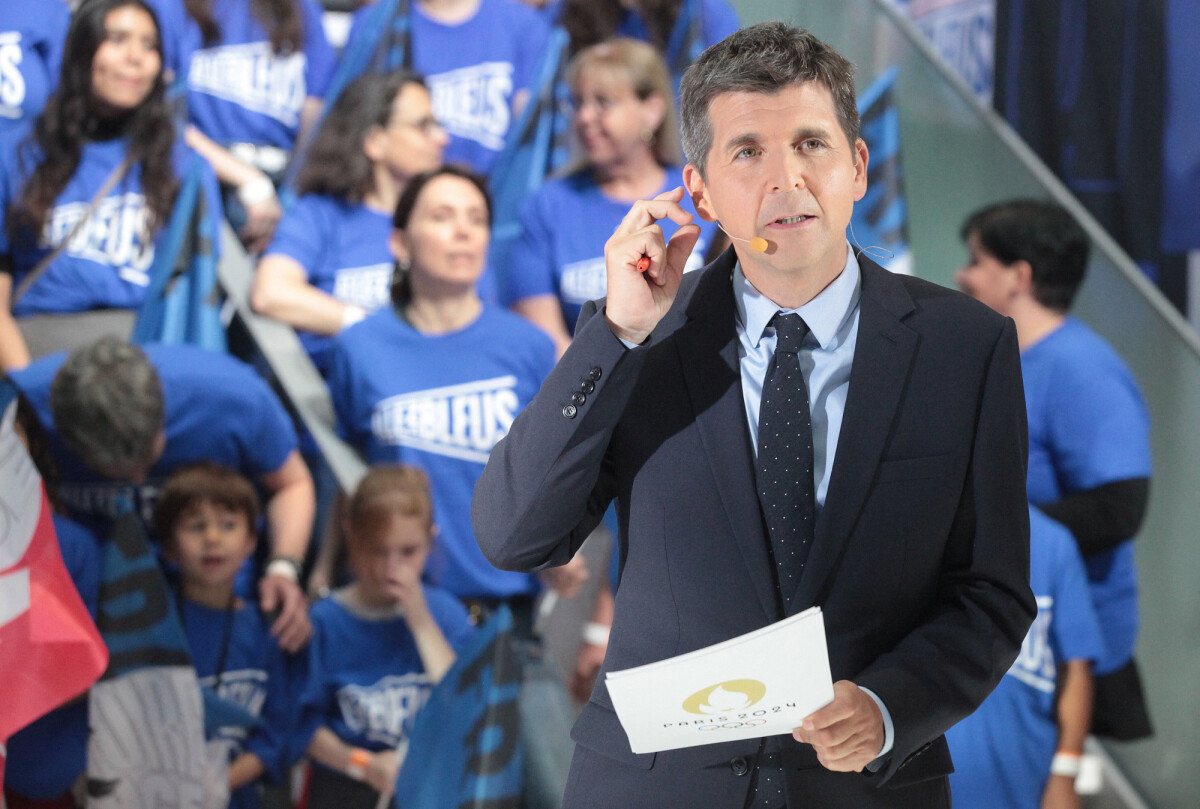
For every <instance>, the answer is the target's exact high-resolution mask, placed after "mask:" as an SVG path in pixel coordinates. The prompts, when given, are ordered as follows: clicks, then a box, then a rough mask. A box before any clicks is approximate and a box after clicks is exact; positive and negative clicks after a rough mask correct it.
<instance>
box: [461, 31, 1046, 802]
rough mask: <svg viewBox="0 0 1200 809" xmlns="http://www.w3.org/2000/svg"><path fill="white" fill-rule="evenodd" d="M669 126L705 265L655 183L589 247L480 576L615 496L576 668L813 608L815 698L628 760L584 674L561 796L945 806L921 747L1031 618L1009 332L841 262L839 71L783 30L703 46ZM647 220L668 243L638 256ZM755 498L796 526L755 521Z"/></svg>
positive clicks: (851, 168) (855, 259) (938, 776)
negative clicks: (715, 241)
mask: <svg viewBox="0 0 1200 809" xmlns="http://www.w3.org/2000/svg"><path fill="white" fill-rule="evenodd" d="M682 122H683V135H684V148H685V150H686V152H687V154H688V157H689V161H690V162H689V164H688V166H687V168H686V169H685V172H684V179H685V181H686V182H687V185H688V191H689V192H690V193H691V195H692V200H693V201H694V203H695V205H696V210H697V211H698V212H699V213H700V214H701V216H703V217H704V218H706V219H720V220H721V221H722V222H723V226H724V227H725V228H726V229H727V232H728V233H729V234H730V235H731V237H732V238H733V239H734V241H735V244H734V247H733V249H732V250H729V251H726V253H725V254H724V255H722V256H721V257H720V258H719V259H718V260H717V261H715V262H714V263H713V264H711V265H710V266H708V267H706V268H705V269H704V270H702V271H699V272H696V273H689V274H688V275H687V276H686V277H684V276H683V275H682V267H683V265H684V262H685V261H686V258H687V255H688V254H689V253H690V251H691V247H692V243H693V242H694V241H695V238H696V235H697V232H698V228H697V227H696V226H695V225H692V224H690V216H689V215H688V214H687V213H685V212H684V211H683V209H682V208H681V207H680V206H679V205H678V203H679V201H680V200H681V199H682V195H683V190H682V189H676V190H675V191H674V192H668V193H666V194H663V195H660V196H659V197H658V198H656V199H654V200H649V201H644V202H639V203H636V204H635V205H634V207H633V209H632V210H631V211H630V213H629V215H628V216H627V217H626V218H625V220H624V222H623V223H622V224H621V226H620V227H619V228H618V229H617V231H616V232H615V233H614V234H613V236H612V238H611V239H610V240H609V242H608V244H607V246H606V250H605V256H606V264H607V271H608V297H607V299H606V301H602V302H598V303H597V304H594V305H590V306H589V308H587V309H585V310H584V316H583V317H581V319H580V324H581V325H580V326H579V328H578V329H577V331H576V335H575V340H574V342H573V343H572V345H571V348H570V349H569V350H568V351H567V353H566V354H565V355H564V356H563V358H562V360H561V361H560V362H559V364H558V367H557V368H556V369H555V370H554V372H553V373H552V374H551V375H550V377H549V378H548V379H547V380H546V382H545V384H544V386H543V387H542V390H541V392H540V393H539V394H538V396H537V397H536V398H535V399H534V401H533V402H532V403H531V404H530V406H529V407H528V408H527V409H526V410H525V411H524V412H523V413H522V414H521V415H520V416H519V417H518V418H517V420H516V422H515V423H514V425H513V427H512V430H511V432H510V433H509V435H508V437H507V438H506V439H505V440H504V441H502V442H501V443H500V444H499V445H498V446H497V447H496V449H495V450H494V451H493V453H492V457H491V460H490V462H489V464H488V467H487V469H486V471H485V472H484V475H483V477H482V478H481V480H480V481H479V484H478V485H477V487H476V492H475V500H474V504H473V517H474V525H475V532H476V537H477V539H478V541H479V543H480V546H481V547H482V548H483V551H484V553H485V554H486V555H487V556H488V558H489V559H491V560H492V562H493V563H494V564H496V565H498V566H500V567H504V568H511V569H521V570H533V569H539V568H542V567H547V566H551V565H555V564H562V563H563V562H565V561H566V560H567V559H569V558H570V557H571V555H572V554H573V553H574V552H575V550H576V549H577V548H578V547H579V544H580V543H581V542H582V541H583V539H584V538H585V537H586V536H587V534H588V532H589V531H590V530H591V529H592V528H593V527H594V526H595V525H596V524H597V522H598V521H599V520H600V518H601V516H602V514H603V513H604V510H605V508H606V507H607V505H608V503H609V502H610V501H612V500H614V499H615V501H616V505H617V515H618V520H619V525H620V535H619V547H620V558H621V562H622V566H621V578H620V584H619V587H618V590H617V593H616V609H615V617H614V621H613V626H612V634H611V637H610V640H609V646H608V655H607V659H606V661H605V666H604V668H605V670H606V671H612V670H620V669H624V668H628V667H631V666H637V665H641V664H644V663H649V662H652V661H655V660H660V659H663V658H666V657H670V656H672V655H677V654H682V653H684V652H688V651H691V650H693V649H698V648H702V647H705V646H708V645H710V644H713V643H717V642H719V641H723V640H727V639H729V638H732V637H735V636H737V635H740V634H743V633H745V632H749V631H751V630H754V629H758V628H760V627H762V626H764V625H767V624H769V623H771V622H774V621H777V620H779V619H780V618H782V617H784V616H785V615H792V614H795V613H797V612H799V611H801V610H804V609H806V608H808V607H809V606H812V605H814V604H816V605H820V606H821V607H822V609H823V612H824V616H825V624H826V634H827V638H828V644H829V657H830V665H831V669H832V672H833V675H834V680H835V681H836V682H835V684H834V695H835V698H834V701H833V702H832V703H831V704H830V705H828V706H826V707H825V708H822V709H821V710H819V711H817V712H816V713H814V714H812V715H811V716H809V717H807V718H806V719H805V720H804V722H803V723H802V726H801V727H799V728H796V730H795V732H794V733H793V736H790V737H789V736H776V737H771V738H767V739H762V740H745V741H732V742H724V743H718V744H711V745H705V746H700V747H693V748H687V749H682V750H672V751H667V752H662V753H658V754H641V755H639V754H634V753H633V752H632V751H631V749H630V746H629V741H628V738H627V736H626V734H625V731H624V730H623V729H622V727H621V725H620V722H619V721H618V720H617V717H616V715H615V713H614V712H613V709H612V703H611V701H610V699H609V696H608V693H607V690H606V689H605V686H604V682H603V677H602V678H601V679H600V682H598V683H597V686H596V688H595V691H594V692H593V694H592V698H591V700H590V701H589V702H588V704H587V705H586V706H585V707H584V709H583V712H582V714H581V715H580V717H579V720H578V722H577V723H576V725H575V729H574V732H573V737H574V739H575V741H576V742H577V745H578V746H577V748H576V753H575V760H574V762H573V764H572V772H571V776H570V780H569V782H568V786H567V794H566V797H565V801H564V806H567V807H572V809H573V808H574V807H656V808H657V807H664V806H679V807H728V809H734V808H735V807H758V808H761V809H779V807H782V806H788V807H792V809H795V807H820V808H821V809H828V808H829V807H855V809H859V808H861V807H913V808H914V809H917V807H919V808H920V809H929V807H938V806H949V801H950V799H949V788H948V786H947V781H946V775H947V773H949V772H950V769H951V762H950V758H949V754H948V752H947V749H946V745H945V741H944V739H943V738H942V733H943V732H944V731H945V730H946V729H947V728H948V727H950V726H951V725H952V724H954V723H955V722H956V721H958V720H959V719H961V718H962V717H964V716H966V715H967V714H969V713H970V712H971V711H973V710H974V709H975V707H976V706H977V705H978V704H979V703H980V702H982V701H983V699H984V697H985V696H987V694H988V693H989V692H990V691H991V689H992V688H993V687H994V686H995V685H996V683H997V682H998V681H999V679H1000V678H1001V676H1002V675H1003V674H1004V672H1005V671H1006V670H1007V668H1008V666H1009V665H1010V664H1011V663H1012V661H1013V659H1014V658H1015V656H1016V654H1017V651H1018V649H1019V647H1020V644H1021V640H1022V638H1023V637H1024V635H1025V632H1026V629H1027V628H1028V626H1029V623H1030V622H1031V620H1032V618H1033V615H1034V603H1033V599H1032V596H1031V594H1030V591H1029V586H1028V561H1029V557H1028V554H1029V546H1028V530H1029V529H1028V514H1027V510H1026V503H1025V496H1024V480H1025V453H1026V432H1025V413H1024V401H1023V398H1022V390H1021V375H1020V368H1019V360H1018V352H1017V342H1016V334H1015V331H1014V328H1013V324H1012V322H1011V321H1010V320H1007V319H1004V318H1001V317H999V316H997V315H995V313H993V312H990V311H988V310H987V309H986V308H985V307H982V306H979V305H977V304H976V303H975V302H974V301H971V300H969V299H967V298H966V297H964V296H962V295H960V294H958V293H956V292H952V291H949V290H946V289H943V288H940V287H937V286H933V285H931V284H928V283H925V282H922V281H919V280H916V279H912V278H907V277H901V276H893V275H891V274H889V273H888V272H886V271H884V270H882V269H881V268H879V267H878V266H876V265H875V264H874V263H873V262H871V261H870V260H869V259H867V258H865V257H864V256H862V255H861V254H856V253H855V252H854V251H852V250H851V249H850V246H849V245H848V243H847V242H846V237H845V230H846V226H847V223H848V222H849V220H850V214H851V211H852V210H853V206H854V202H855V201H856V200H858V199H861V198H862V196H863V194H864V193H865V191H866V173H867V160H868V153H867V148H866V146H865V144H863V142H862V141H861V140H860V139H859V138H858V116H857V111H856V108H855V99H854V81H853V68H852V66H851V65H850V64H849V63H848V62H846V61H845V59H844V58H842V57H841V56H840V55H839V54H837V53H836V52H835V51H833V50H832V49H831V48H829V47H828V46H826V45H825V44H824V43H822V42H820V41H819V40H817V39H815V38H814V37H812V36H811V35H810V34H808V33H807V32H805V31H802V30H799V29H795V28H791V27H789V26H786V25H783V24H780V23H769V24H764V25H759V26H753V27H751V28H747V29H744V30H742V31H740V32H738V33H736V34H734V35H732V36H730V37H729V38H728V39H726V40H724V41H723V42H721V43H718V44H717V45H715V46H713V47H712V48H710V49H709V50H708V51H706V52H705V53H704V54H703V55H702V56H701V57H700V59H699V60H698V61H697V62H696V64H695V65H694V66H693V67H692V68H691V69H690V70H689V72H688V74H687V76H686V77H685V79H684V83H683V106H682ZM666 217H669V218H671V219H672V220H674V221H675V222H678V223H679V224H680V225H682V227H680V228H679V230H678V231H677V232H676V234H675V235H674V236H673V237H672V239H671V241H670V243H668V244H664V243H663V238H662V232H661V229H660V228H659V227H658V226H657V225H656V224H655V222H657V221H658V220H659V219H662V218H666ZM645 259H648V260H649V269H648V270H647V271H646V272H644V273H642V272H639V270H638V265H639V263H640V264H642V265H643V266H644V265H645V264H646V261H645ZM780 315H791V318H792V319H790V320H789V319H780V317H779V316H780ZM797 315H798V316H799V317H800V318H801V319H802V321H801V322H802V328H801V329H800V330H799V332H795V331H794V329H793V328H792V326H789V325H788V324H789V323H795V322H796V321H795V320H794V318H795V317H796V316H797ZM794 334H798V335H799V338H795V337H794ZM788 335H793V336H788ZM794 339H799V342H798V343H796V342H794ZM785 342H786V343H787V344H788V346H798V348H797V347H785ZM786 369H796V370H795V372H792V371H791V370H786ZM788 384H792V385H794V386H795V394H796V395H795V396H792V394H791V393H790V392H789V391H788V390H786V389H785V390H783V391H782V396H783V397H784V398H783V399H782V400H781V399H779V398H777V397H778V396H779V395H780V393H779V391H780V390H781V388H786V386H787V385H788ZM781 401H783V402H786V404H782V405H781V404H780V402H781ZM760 411H761V412H760ZM781 416H782V417H785V419H786V420H787V421H788V426H787V427H785V428H783V429H780V427H779V426H778V425H779V423H780V422H779V421H778V419H779V418H780V417H781ZM793 417H794V418H793ZM760 428H763V429H760ZM792 432H795V436H799V437H800V440H799V441H794V440H791V439H792V438H794V437H795V436H793V435H791V433H792ZM781 436H782V438H781ZM781 440H782V441H783V443H782V444H780V443H779V442H780V441H781ZM781 447H782V449H781ZM793 450H794V451H797V452H799V453H800V454H799V455H798V456H797V457H798V458H799V461H798V464H795V465H788V466H787V468H786V470H783V469H782V467H773V466H772V464H773V463H774V462H775V461H777V460H778V458H779V457H780V455H786V454H787V453H789V452H792V451H793ZM805 453H807V455H805ZM781 477H782V478H787V480H785V481H784V482H783V484H784V485H782V488H781V483H780V478H781ZM780 498H782V499H783V500H785V501H787V502H791V499H794V500H795V501H796V505H795V506H794V507H793V506H792V505H788V506H787V507H786V508H783V509H782V511H783V512H785V516H787V515H791V516H790V517H788V519H791V520H792V523H791V524H792V525H793V526H797V523H798V524H799V525H798V527H793V528H789V529H788V530H787V531H781V529H780V525H779V516H778V515H779V513H780V512H781V507H780V505H779V500H780ZM789 498H790V499H789ZM810 517H811V520H810V519H809V518H810ZM784 524H785V525H787V520H786V519H785V520H784ZM810 525H811V526H813V527H810ZM1013 743H1014V744H1020V740H1019V739H1017V738H1014V740H1013Z"/></svg>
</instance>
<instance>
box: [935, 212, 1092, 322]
mask: <svg viewBox="0 0 1200 809" xmlns="http://www.w3.org/2000/svg"><path fill="white" fill-rule="evenodd" d="M972 234H973V235H975V237H976V238H978V239H979V245H980V247H982V248H983V249H984V250H986V251H987V252H988V253H989V254H990V255H992V256H995V258H996V259H997V260H998V261H1000V262H1001V263H1003V264H1014V263H1016V262H1018V261H1027V262H1029V266H1030V267H1031V268H1032V273H1031V275H1032V281H1033V296H1034V298H1035V299H1036V300H1037V302H1038V303H1040V304H1041V305H1042V306H1045V307H1046V308H1047V309H1053V310H1054V311H1056V312H1066V311H1067V310H1069V309H1070V308H1071V304H1072V302H1073V301H1074V300H1075V293H1077V292H1078V291H1079V287H1080V285H1081V284H1082V283H1083V277H1084V274H1085V273H1086V271H1087V262H1088V250H1089V245H1088V238H1087V235H1086V234H1085V233H1084V232H1083V228H1081V227H1080V226H1079V224H1078V223H1077V222H1076V221H1075V219H1074V218H1073V217H1072V216H1071V215H1070V214H1069V213H1067V212H1066V210H1065V209H1063V208H1062V207H1061V206H1059V205H1056V204H1054V203H1051V202H1043V201H1040V200H1033V199H1017V200H1009V201H1007V202H1000V203H997V204H995V205H990V206H988V207H986V208H982V209H980V210H978V211H976V212H975V213H973V214H971V215H970V216H968V217H967V220H966V221H965V222H963V225H962V229H961V231H960V233H959V235H960V236H961V237H962V240H963V241H964V242H965V241H967V240H968V239H970V237H971V236H972Z"/></svg>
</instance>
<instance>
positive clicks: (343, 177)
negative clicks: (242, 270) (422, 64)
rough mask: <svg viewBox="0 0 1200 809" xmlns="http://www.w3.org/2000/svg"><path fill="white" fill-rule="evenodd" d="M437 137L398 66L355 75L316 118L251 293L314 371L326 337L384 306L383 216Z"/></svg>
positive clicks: (433, 162)
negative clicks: (292, 196) (297, 342)
mask: <svg viewBox="0 0 1200 809" xmlns="http://www.w3.org/2000/svg"><path fill="white" fill-rule="evenodd" d="M446 141H447V137H446V133H445V131H444V130H443V129H442V127H441V126H440V125H439V124H438V122H437V119H436V118H434V117H433V108H432V106H431V102H430V96H429V90H427V89H426V87H425V83H424V81H423V80H422V79H421V77H420V76H418V75H417V74H415V73H413V72H411V71H407V70H400V71H396V72H394V73H388V74H382V75H380V74H369V75H365V76H360V77H359V78H358V79H356V80H355V81H353V82H351V83H350V85H349V86H347V88H346V90H345V92H344V93H342V94H341V96H339V97H338V100H337V101H336V102H335V103H334V105H333V107H332V108H331V109H330V110H329V113H328V115H327V116H326V117H325V120H324V122H323V124H322V126H321V129H320V130H319V132H318V133H317V135H316V138H315V139H314V140H313V144H312V146H311V148H310V149H309V152H308V155H307V159H306V161H305V164H304V166H303V168H302V169H301V171H300V174H299V176H298V177H297V189H298V192H299V194H300V198H299V199H298V200H297V201H296V202H295V204H294V205H293V206H292V207H291V208H289V210H288V212H287V215H286V216H284V218H283V220H282V221H281V222H280V223H279V227H278V229H277V230H276V232H275V238H274V240H273V241H272V242H271V246H270V247H269V248H267V250H266V252H265V253H264V255H263V258H262V260H261V261H260V262H259V264H258V271H257V272H256V274H255V280H254V288H253V291H252V294H251V302H252V304H253V306H254V308H255V309H256V310H257V311H258V312H260V313H262V314H264V315H268V316H270V317H274V318H276V319H278V320H282V321H283V322H285V323H287V324H289V325H291V326H293V327H294V328H296V329H297V330H298V331H299V332H300V339H301V342H302V343H304V346H305V348H306V349H307V350H308V352H309V356H311V357H312V359H313V362H314V363H315V364H316V365H317V368H318V369H319V370H320V371H321V372H322V373H325V372H326V371H327V370H328V355H329V350H330V347H331V345H332V335H335V334H337V333H338V332H339V331H341V330H342V329H344V328H345V327H346V326H348V325H350V324H352V323H356V322H358V321H359V320H362V318H363V317H364V316H365V315H366V314H367V313H368V312H371V311H374V310H375V309H377V308H379V307H380V306H382V305H384V304H385V303H387V302H388V301H389V300H390V294H391V293H390V290H391V284H392V268H393V265H394V260H393V258H392V254H391V252H390V250H389V248H388V239H389V237H390V236H391V233H392V212H393V211H394V210H395V207H396V202H397V200H399V198H400V193H401V191H403V190H404V187H405V185H407V183H408V181H409V179H410V178H411V177H413V176H414V175H416V174H418V173H420V172H424V171H430V170H432V169H435V168H437V167H438V166H440V165H441V163H442V150H443V149H444V148H445V146H446Z"/></svg>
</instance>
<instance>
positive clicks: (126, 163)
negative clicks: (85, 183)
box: [12, 153, 133, 306]
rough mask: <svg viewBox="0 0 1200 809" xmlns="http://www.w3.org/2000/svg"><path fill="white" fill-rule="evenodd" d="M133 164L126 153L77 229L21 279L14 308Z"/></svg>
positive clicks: (80, 218) (14, 299) (14, 300)
mask: <svg viewBox="0 0 1200 809" xmlns="http://www.w3.org/2000/svg"><path fill="white" fill-rule="evenodd" d="M132 164H133V155H131V154H129V153H126V154H125V159H124V160H122V161H121V164H120V165H119V166H117V167H116V168H115V169H113V170H112V171H111V172H110V173H109V175H108V177H106V178H105V179H104V185H102V186H100V190H99V191H97V192H96V195H95V196H94V197H92V201H91V202H89V203H88V207H87V210H86V211H84V212H83V216H81V217H79V221H78V222H76V223H75V227H73V228H71V232H70V233H68V234H67V235H66V238H64V239H63V240H62V241H60V242H59V243H58V245H57V246H56V247H55V248H54V249H53V250H51V251H50V252H49V253H47V254H46V255H45V256H43V257H42V260H41V261H39V262H38V263H37V265H36V266H35V267H34V268H33V269H32V270H30V271H29V274H28V275H26V276H25V277H24V278H22V279H21V283H20V284H18V285H17V289H16V291H15V292H13V296H12V306H16V305H17V301H19V300H21V298H22V297H23V296H24V295H25V293H26V292H28V291H29V288H30V287H31V286H33V285H34V283H35V282H36V281H37V280H38V278H40V277H41V276H42V273H44V272H45V271H46V268H47V267H49V266H50V264H51V263H52V262H53V261H54V259H56V258H58V257H59V256H61V255H62V254H63V251H64V250H66V249H67V245H69V244H70V243H71V240H72V239H74V238H75V236H76V234H78V233H79V231H80V229H82V228H83V226H84V225H85V224H86V223H87V221H88V220H89V219H91V218H92V214H93V213H95V212H96V208H97V207H98V206H99V205H100V200H102V199H104V198H105V197H107V196H108V192H109V191H112V190H113V188H114V187H116V185H117V183H119V182H121V178H122V177H124V176H125V173H126V172H127V171H129V167H130V166H131V165H132Z"/></svg>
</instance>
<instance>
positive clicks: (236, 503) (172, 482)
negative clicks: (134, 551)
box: [154, 461, 259, 544]
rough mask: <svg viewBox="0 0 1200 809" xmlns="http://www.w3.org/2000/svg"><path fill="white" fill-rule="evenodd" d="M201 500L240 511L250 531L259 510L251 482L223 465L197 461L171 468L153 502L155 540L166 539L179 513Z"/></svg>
mask: <svg viewBox="0 0 1200 809" xmlns="http://www.w3.org/2000/svg"><path fill="white" fill-rule="evenodd" d="M202 503H212V504H213V505H217V506H221V507H222V508H227V509H229V510H230V511H232V512H235V513H237V514H242V515H244V516H245V517H246V524H247V525H248V526H249V527H250V531H251V532H253V531H254V524H255V522H256V521H257V520H258V511H259V506H258V493H257V492H256V491H255V490H254V484H252V483H251V482H250V481H248V480H246V478H244V477H242V476H241V475H240V474H238V473H237V472H235V471H234V470H232V469H230V468H229V467H227V466H221V465H220V464H216V463H212V462H211V461H198V462H197V463H193V464H188V465H187V466H181V467H180V468H179V469H177V470H175V472H173V473H172V474H171V476H170V477H169V478H167V482H166V483H164V484H163V487H162V491H161V492H159V495H158V501H157V502H156V503H155V505H154V530H155V531H156V532H157V534H158V540H159V542H162V543H164V544H167V543H170V542H171V541H172V540H173V538H174V536H175V528H176V527H177V526H178V525H179V521H180V520H181V519H182V518H183V515H184V514H186V513H187V512H188V511H189V510H190V509H192V508H194V507H195V506H197V505H199V504H202Z"/></svg>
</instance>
